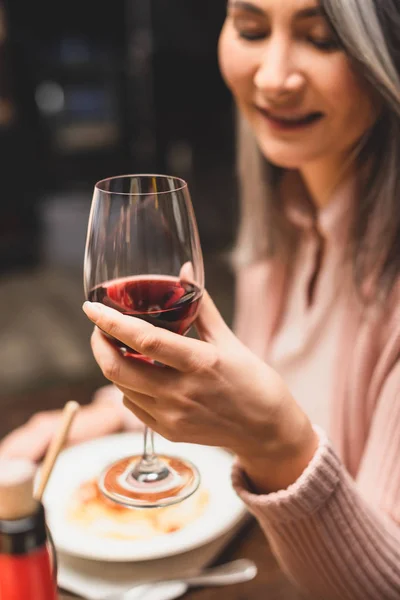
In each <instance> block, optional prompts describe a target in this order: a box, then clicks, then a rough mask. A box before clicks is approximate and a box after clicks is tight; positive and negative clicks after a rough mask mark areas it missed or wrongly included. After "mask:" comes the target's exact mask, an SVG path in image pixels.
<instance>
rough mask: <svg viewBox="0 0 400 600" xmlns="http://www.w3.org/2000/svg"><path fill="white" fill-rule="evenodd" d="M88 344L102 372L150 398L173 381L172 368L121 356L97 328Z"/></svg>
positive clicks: (173, 373)
mask: <svg viewBox="0 0 400 600" xmlns="http://www.w3.org/2000/svg"><path fill="white" fill-rule="evenodd" d="M91 346H92V351H93V355H94V358H95V359H96V361H97V363H98V365H99V367H100V368H101V370H102V371H103V374H104V376H105V377H106V378H107V379H109V380H110V381H112V382H113V383H115V384H116V385H117V386H118V387H123V388H127V389H129V390H131V391H133V392H139V393H141V394H146V395H147V396H150V397H151V398H154V397H156V396H158V395H159V394H160V391H161V390H164V389H171V386H173V385H174V380H175V378H176V371H173V370H171V369H165V368H162V367H157V366H155V365H150V364H147V363H145V362H143V361H139V360H136V359H135V358H125V357H123V356H122V355H121V354H120V352H119V351H118V350H116V349H115V348H114V346H112V344H110V342H109V341H108V340H107V338H106V337H105V336H104V335H103V334H102V333H101V331H100V330H99V329H97V328H95V330H94V332H93V334H92V337H91Z"/></svg>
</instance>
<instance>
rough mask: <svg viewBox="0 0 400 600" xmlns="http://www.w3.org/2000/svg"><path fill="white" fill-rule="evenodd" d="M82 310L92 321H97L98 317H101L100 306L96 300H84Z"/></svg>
mask: <svg viewBox="0 0 400 600" xmlns="http://www.w3.org/2000/svg"><path fill="white" fill-rule="evenodd" d="M82 310H83V312H84V313H85V315H86V316H88V317H89V319H90V320H91V321H97V319H98V318H99V317H100V306H99V305H98V304H96V303H94V302H89V301H86V302H84V303H83V306H82Z"/></svg>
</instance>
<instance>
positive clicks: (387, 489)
mask: <svg viewBox="0 0 400 600" xmlns="http://www.w3.org/2000/svg"><path fill="white" fill-rule="evenodd" d="M233 481H234V485H235V488H236V490H237V491H238V493H239V494H240V496H241V497H242V498H243V500H244V501H245V502H246V503H247V505H248V506H249V508H250V510H251V511H252V512H253V513H254V514H255V516H256V517H257V518H258V520H259V522H260V524H261V525H262V527H263V529H264V531H265V533H266V536H267V537H268V539H269V542H270V544H271V547H272V548H273V550H274V553H275V554H276V556H277V558H278V560H279V562H280V564H281V566H282V568H283V570H284V571H285V572H286V573H287V574H288V575H289V577H290V578H291V579H292V580H294V581H295V582H296V583H297V584H298V585H299V586H300V587H301V588H302V589H304V590H308V591H310V592H312V593H313V594H318V597H321V598H324V600H325V599H326V600H328V599H332V600H378V599H379V600H380V599H382V600H399V599H400V527H399V526H398V524H397V523H398V522H399V521H400V362H399V363H398V364H397V365H396V366H395V368H394V369H393V370H392V372H391V374H390V376H389V377H388V378H387V380H386V382H385V385H384V387H383V388H382V391H381V395H380V398H379V401H378V404H377V407H376V412H375V415H374V419H373V423H372V427H371V431H370V435H369V441H368V444H367V447H366V450H365V453H364V456H363V460H362V466H361V469H360V472H359V475H358V477H357V481H354V480H352V479H351V477H350V476H349V474H348V473H347V471H346V469H345V468H344V467H343V465H342V464H341V462H340V460H339V459H338V457H337V455H336V454H335V452H334V450H333V449H332V446H331V445H330V443H329V441H328V440H327V438H326V436H325V434H324V433H323V432H320V444H319V448H318V450H317V452H316V454H315V455H314V457H313V459H312V461H311V463H310V464H309V465H308V467H307V468H306V470H305V471H304V473H303V474H302V475H301V476H300V478H299V479H298V480H297V481H296V483H294V484H293V485H292V486H290V487H289V488H288V489H286V490H282V491H280V492H277V493H272V494H266V495H256V494H254V493H252V491H251V488H250V486H249V483H248V481H247V480H246V477H245V476H244V474H243V471H241V469H240V468H239V466H237V467H236V469H235V471H234V474H233Z"/></svg>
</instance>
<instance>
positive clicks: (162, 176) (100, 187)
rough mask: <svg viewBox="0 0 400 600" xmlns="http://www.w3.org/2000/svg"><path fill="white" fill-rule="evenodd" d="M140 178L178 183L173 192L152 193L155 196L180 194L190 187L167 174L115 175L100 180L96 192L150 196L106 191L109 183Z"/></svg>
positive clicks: (147, 193)
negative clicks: (106, 184)
mask: <svg viewBox="0 0 400 600" xmlns="http://www.w3.org/2000/svg"><path fill="white" fill-rule="evenodd" d="M140 177H143V178H148V179H149V178H150V177H156V178H158V179H163V180H165V179H172V180H173V181H174V182H176V183H177V187H176V188H175V189H173V190H162V191H159V192H158V191H156V192H151V193H152V194H154V195H157V196H161V195H162V194H170V193H171V192H179V191H180V190H183V189H185V188H187V187H188V184H187V182H186V181H185V180H184V179H182V178H181V177H177V176H175V175H165V174H159V173H133V174H127V175H113V176H112V177H106V178H105V179H100V181H97V182H96V183H95V186H94V188H95V190H98V191H99V192H103V193H106V194H112V195H115V196H148V195H149V193H150V192H149V191H147V192H114V191H112V190H109V189H105V186H104V184H105V183H107V182H109V181H116V180H117V179H139V178H140Z"/></svg>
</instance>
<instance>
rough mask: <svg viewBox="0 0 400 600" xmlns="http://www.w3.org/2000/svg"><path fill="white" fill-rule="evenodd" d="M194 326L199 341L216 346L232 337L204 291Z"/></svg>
mask: <svg viewBox="0 0 400 600" xmlns="http://www.w3.org/2000/svg"><path fill="white" fill-rule="evenodd" d="M194 326H195V327H196V330H197V333H198V334H199V336H200V339H202V340H203V341H204V342H210V343H212V344H214V345H216V346H217V345H218V344H221V343H223V342H224V341H226V340H227V339H228V338H231V337H232V336H233V333H232V332H231V330H230V329H229V327H228V325H227V324H226V323H225V321H224V319H223V318H222V316H221V313H220V312H219V310H218V309H217V307H216V306H215V304H214V302H213V301H212V300H211V297H210V295H209V294H208V292H206V291H204V294H203V298H202V300H201V303H200V310H199V314H198V316H197V319H196V321H195V323H194Z"/></svg>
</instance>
